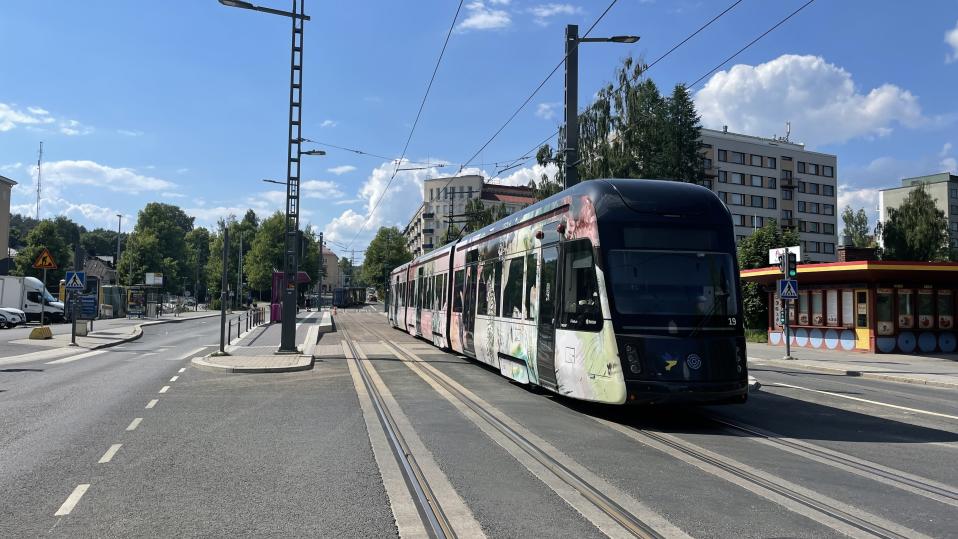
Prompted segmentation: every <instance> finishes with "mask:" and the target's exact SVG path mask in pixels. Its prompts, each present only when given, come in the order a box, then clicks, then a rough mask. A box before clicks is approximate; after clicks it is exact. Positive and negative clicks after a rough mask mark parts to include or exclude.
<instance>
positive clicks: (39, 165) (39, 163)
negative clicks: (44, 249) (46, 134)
mask: <svg viewBox="0 0 958 539" xmlns="http://www.w3.org/2000/svg"><path fill="white" fill-rule="evenodd" d="M42 172H43V141H42V140H41V141H40V153H39V155H38V156H37V221H39V220H40V177H41V175H42ZM44 284H46V283H44Z"/></svg>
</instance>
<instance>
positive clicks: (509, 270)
mask: <svg viewBox="0 0 958 539" xmlns="http://www.w3.org/2000/svg"><path fill="white" fill-rule="evenodd" d="M523 262H524V261H523V259H522V257H521V256H520V257H516V258H513V259H511V260H509V261H508V263H507V265H506V275H505V280H506V284H505V289H504V292H503V294H502V316H503V317H505V318H518V319H520V320H521V319H522V267H523Z"/></svg>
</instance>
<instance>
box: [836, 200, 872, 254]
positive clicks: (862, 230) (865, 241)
mask: <svg viewBox="0 0 958 539" xmlns="http://www.w3.org/2000/svg"><path fill="white" fill-rule="evenodd" d="M842 223H843V225H844V231H843V234H845V235H847V236H848V237H850V238H851V240H852V244H853V245H854V246H855V247H868V246H869V245H870V244H871V241H872V240H871V238H869V237H868V214H866V213H865V210H864V209H859V210H858V212H857V213H856V212H855V211H854V210H852V207H851V206H845V209H844V210H842Z"/></svg>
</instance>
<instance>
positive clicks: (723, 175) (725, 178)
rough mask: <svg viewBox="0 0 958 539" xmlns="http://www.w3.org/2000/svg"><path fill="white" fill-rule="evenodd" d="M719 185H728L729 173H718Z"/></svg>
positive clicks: (721, 171)
mask: <svg viewBox="0 0 958 539" xmlns="http://www.w3.org/2000/svg"><path fill="white" fill-rule="evenodd" d="M718 178H719V183H726V182H727V181H728V172H725V171H724V170H720V171H719V173H718Z"/></svg>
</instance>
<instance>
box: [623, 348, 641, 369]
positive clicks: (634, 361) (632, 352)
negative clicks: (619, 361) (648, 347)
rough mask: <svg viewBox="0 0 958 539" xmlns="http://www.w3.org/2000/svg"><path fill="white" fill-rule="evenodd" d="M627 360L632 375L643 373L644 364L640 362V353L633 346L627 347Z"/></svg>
mask: <svg viewBox="0 0 958 539" xmlns="http://www.w3.org/2000/svg"><path fill="white" fill-rule="evenodd" d="M625 359H626V361H628V362H629V371H630V372H632V374H639V373H641V372H642V362H641V361H640V360H639V351H638V350H636V349H635V347H634V346H632V345H631V344H627V345H625Z"/></svg>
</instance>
